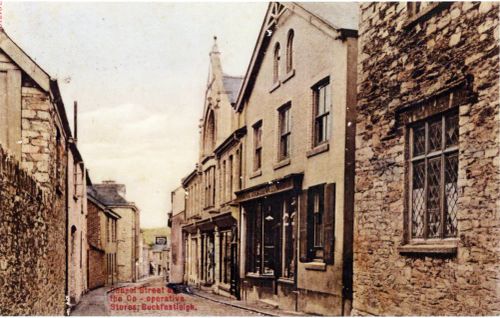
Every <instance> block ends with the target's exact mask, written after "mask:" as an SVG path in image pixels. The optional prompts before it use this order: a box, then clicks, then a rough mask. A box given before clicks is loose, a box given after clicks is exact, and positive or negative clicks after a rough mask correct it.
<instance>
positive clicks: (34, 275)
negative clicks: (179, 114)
mask: <svg viewBox="0 0 500 318" xmlns="http://www.w3.org/2000/svg"><path fill="white" fill-rule="evenodd" d="M71 139H72V136H71V131H70V128H69V123H68V119H67V117H66V112H65V108H64V104H63V102H62V99H61V95H60V92H59V87H58V84H57V81H56V80H53V79H52V78H51V77H50V76H49V75H48V74H47V73H46V72H45V71H44V70H43V69H41V68H40V66H39V65H37V64H36V63H35V62H34V61H33V60H32V59H31V58H30V57H29V56H28V55H26V53H25V52H24V51H23V50H22V49H21V48H20V47H19V46H17V45H16V44H15V43H14V42H13V41H12V40H11V39H10V38H9V37H8V35H7V34H6V33H5V32H4V31H3V30H2V31H0V149H3V150H0V198H1V199H0V210H1V211H2V213H0V315H35V314H36V315H63V314H64V312H65V295H66V294H67V292H68V290H67V287H68V286H67V285H66V283H67V281H68V277H67V274H68V271H67V267H66V265H67V264H66V248H67V246H66V231H67V221H68V215H67V213H68V212H67V207H68V205H67V199H68V198H67V194H68V192H67V181H68V180H67V176H68V170H67V169H68V153H69V149H68V147H69V142H70V140H71Z"/></svg>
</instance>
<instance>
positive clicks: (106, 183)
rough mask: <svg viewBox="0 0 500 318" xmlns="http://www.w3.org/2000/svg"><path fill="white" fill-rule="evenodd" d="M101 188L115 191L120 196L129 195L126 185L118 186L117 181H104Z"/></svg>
mask: <svg viewBox="0 0 500 318" xmlns="http://www.w3.org/2000/svg"><path fill="white" fill-rule="evenodd" d="M99 187H100V188H103V187H104V188H106V189H113V190H114V191H116V192H117V193H118V194H119V195H121V196H123V197H125V195H126V194H127V190H126V187H125V185H124V184H118V183H116V181H115V180H103V181H102V184H101V185H100V186H99Z"/></svg>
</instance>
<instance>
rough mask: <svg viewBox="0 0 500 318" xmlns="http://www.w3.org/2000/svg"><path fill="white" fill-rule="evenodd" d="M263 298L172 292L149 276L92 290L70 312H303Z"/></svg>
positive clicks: (200, 291) (226, 313) (107, 313)
mask: <svg viewBox="0 0 500 318" xmlns="http://www.w3.org/2000/svg"><path fill="white" fill-rule="evenodd" d="M303 315H304V314H303V313H298V312H289V311H283V310H280V309H277V308H276V307H275V306H272V305H269V304H265V303H263V302H246V301H242V300H236V299H230V298H228V297H224V296H220V295H215V294H213V293H211V292H210V291H204V290H200V289H194V294H191V295H190V294H174V293H172V291H171V290H169V289H168V288H166V287H165V281H164V279H163V277H158V276H155V277H150V278H146V279H144V280H141V281H138V282H135V283H123V284H118V285H115V286H112V287H102V288H98V289H95V290H92V291H90V292H88V293H87V294H85V295H84V296H83V297H82V300H81V301H80V303H79V304H78V305H77V306H76V307H74V308H73V310H72V311H71V316H303Z"/></svg>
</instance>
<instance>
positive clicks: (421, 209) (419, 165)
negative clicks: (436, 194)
mask: <svg viewBox="0 0 500 318" xmlns="http://www.w3.org/2000/svg"><path fill="white" fill-rule="evenodd" d="M424 180H425V162H424V161H419V162H415V163H413V189H412V207H413V208H412V210H413V211H412V229H411V233H412V237H423V235H424V214H425V201H424V197H425V196H424Z"/></svg>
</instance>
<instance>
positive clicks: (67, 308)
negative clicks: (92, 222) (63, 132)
mask: <svg viewBox="0 0 500 318" xmlns="http://www.w3.org/2000/svg"><path fill="white" fill-rule="evenodd" d="M64 144H65V148H66V174H65V179H66V180H65V184H66V191H65V210H66V227H65V230H66V233H65V234H64V237H65V246H66V274H65V276H66V284H65V286H64V295H65V300H66V302H65V310H64V314H65V315H66V316H69V314H70V311H71V307H70V304H71V298H70V297H69V275H68V271H69V246H68V229H69V198H68V187H69V180H68V173H69V171H68V170H69V169H68V167H69V156H68V153H69V143H68V142H65V143H64ZM57 182H59V181H57Z"/></svg>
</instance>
